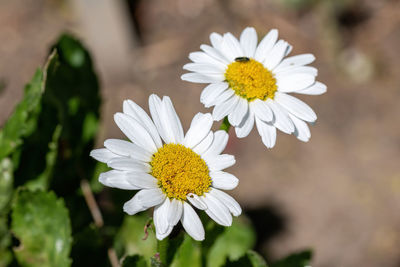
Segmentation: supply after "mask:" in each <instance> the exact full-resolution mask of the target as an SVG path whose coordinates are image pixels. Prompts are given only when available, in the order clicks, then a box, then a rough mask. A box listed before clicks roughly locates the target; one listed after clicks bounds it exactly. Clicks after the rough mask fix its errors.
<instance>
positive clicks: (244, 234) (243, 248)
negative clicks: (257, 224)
mask: <svg viewBox="0 0 400 267" xmlns="http://www.w3.org/2000/svg"><path fill="white" fill-rule="evenodd" d="M255 238H256V237H255V232H254V230H253V229H252V227H251V225H250V223H249V221H248V220H247V219H246V218H245V217H244V216H241V217H239V218H235V219H234V221H233V224H232V226H231V227H226V228H225V229H224V232H223V233H222V234H221V235H219V236H218V238H217V239H216V240H215V242H214V244H213V245H212V246H211V247H210V250H209V252H208V255H207V266H208V267H219V266H223V265H224V263H225V262H226V260H227V259H229V260H231V261H235V260H237V259H239V258H240V257H242V256H243V255H244V254H245V253H246V252H247V250H249V249H251V248H252V247H253V246H254V244H255ZM206 239H207V237H206Z"/></svg>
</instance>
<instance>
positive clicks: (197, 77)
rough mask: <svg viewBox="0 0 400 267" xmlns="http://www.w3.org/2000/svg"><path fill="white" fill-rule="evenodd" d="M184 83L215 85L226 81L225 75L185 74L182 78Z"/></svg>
mask: <svg viewBox="0 0 400 267" xmlns="http://www.w3.org/2000/svg"><path fill="white" fill-rule="evenodd" d="M181 79H182V80H184V81H188V82H192V83H214V82H222V81H223V80H225V76H224V74H222V73H221V74H211V73H210V74H200V73H185V74H183V75H182V76H181Z"/></svg>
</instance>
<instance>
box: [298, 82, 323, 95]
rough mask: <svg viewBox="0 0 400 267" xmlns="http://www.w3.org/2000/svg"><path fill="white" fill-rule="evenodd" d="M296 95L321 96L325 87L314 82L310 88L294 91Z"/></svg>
mask: <svg viewBox="0 0 400 267" xmlns="http://www.w3.org/2000/svg"><path fill="white" fill-rule="evenodd" d="M296 93H297V94H305V95H322V94H324V93H326V85H325V84H323V83H320V82H315V83H314V84H313V85H311V86H310V87H307V88H305V89H302V90H298V91H296Z"/></svg>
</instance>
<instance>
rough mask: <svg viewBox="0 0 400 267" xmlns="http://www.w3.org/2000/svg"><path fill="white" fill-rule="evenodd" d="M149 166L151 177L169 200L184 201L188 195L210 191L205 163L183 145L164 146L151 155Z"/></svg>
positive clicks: (209, 181)
mask: <svg viewBox="0 0 400 267" xmlns="http://www.w3.org/2000/svg"><path fill="white" fill-rule="evenodd" d="M150 165H151V168H152V170H151V175H153V176H154V177H155V178H157V180H158V185H159V186H160V188H161V189H162V190H163V192H164V193H165V194H166V195H167V196H168V197H169V198H175V199H179V200H186V195H187V194H189V193H193V194H196V195H199V196H202V195H203V194H204V193H205V192H208V191H209V190H210V185H211V177H210V175H209V170H208V166H207V164H206V162H205V161H204V160H203V159H202V158H201V157H200V156H199V155H198V154H196V153H195V152H193V150H191V149H190V148H187V147H185V146H183V145H180V144H165V145H164V146H163V147H161V148H160V149H158V151H157V152H156V153H155V154H154V155H153V157H152V161H151V162H150Z"/></svg>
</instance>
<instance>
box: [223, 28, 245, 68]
mask: <svg viewBox="0 0 400 267" xmlns="http://www.w3.org/2000/svg"><path fill="white" fill-rule="evenodd" d="M220 51H221V53H223V54H224V55H225V57H226V58H227V59H228V60H229V61H231V62H232V61H234V60H235V58H237V57H241V56H243V55H244V53H243V50H242V47H241V46H240V44H239V41H238V40H237V39H236V37H235V36H233V35H232V33H230V32H228V33H225V34H224V37H223V41H222V44H221V49H220Z"/></svg>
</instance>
